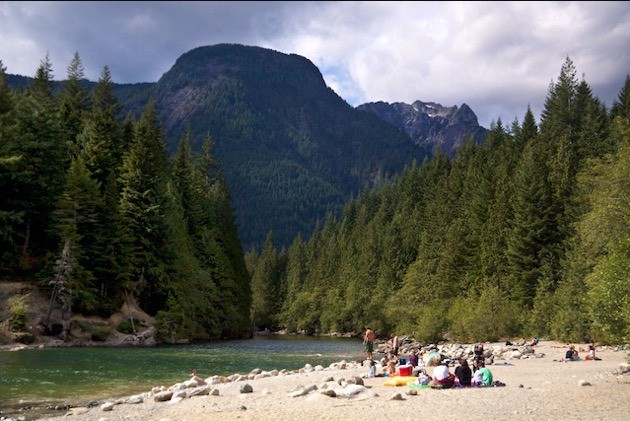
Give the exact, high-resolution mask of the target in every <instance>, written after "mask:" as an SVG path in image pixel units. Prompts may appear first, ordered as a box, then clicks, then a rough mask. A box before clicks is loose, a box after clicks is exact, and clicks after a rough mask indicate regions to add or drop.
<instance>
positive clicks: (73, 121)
mask: <svg viewBox="0 0 630 421" xmlns="http://www.w3.org/2000/svg"><path fill="white" fill-rule="evenodd" d="M84 82H85V73H84V69H83V63H82V62H81V57H79V52H78V51H75V53H74V57H73V58H72V61H71V62H70V65H69V66H68V77H67V79H66V80H65V81H64V82H63V83H62V85H61V86H62V91H61V105H60V110H59V116H60V119H61V124H62V132H63V136H64V138H65V140H66V142H67V144H68V149H69V150H70V152H71V154H72V155H74V156H77V154H78V153H79V146H78V144H77V136H78V135H79V133H81V131H82V125H83V115H84V113H85V112H86V110H87V108H88V101H89V99H88V89H87V87H86V86H85V85H84Z"/></svg>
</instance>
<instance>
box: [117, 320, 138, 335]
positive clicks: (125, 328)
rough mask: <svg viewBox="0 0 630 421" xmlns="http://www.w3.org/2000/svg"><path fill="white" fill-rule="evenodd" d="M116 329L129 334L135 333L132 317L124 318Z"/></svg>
mask: <svg viewBox="0 0 630 421" xmlns="http://www.w3.org/2000/svg"><path fill="white" fill-rule="evenodd" d="M116 330H117V331H119V332H120V333H126V334H128V335H129V334H132V333H134V331H133V325H132V324H131V320H130V319H127V320H123V321H122V322H120V323H118V326H116Z"/></svg>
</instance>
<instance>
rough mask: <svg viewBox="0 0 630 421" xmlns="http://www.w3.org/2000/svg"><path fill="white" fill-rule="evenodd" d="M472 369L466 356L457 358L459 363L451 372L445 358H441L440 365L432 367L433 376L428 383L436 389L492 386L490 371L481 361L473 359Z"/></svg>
mask: <svg viewBox="0 0 630 421" xmlns="http://www.w3.org/2000/svg"><path fill="white" fill-rule="evenodd" d="M472 365H473V366H472V369H471V367H470V366H469V365H468V360H467V359H466V358H461V359H460V360H459V365H457V367H455V371H454V373H451V371H450V368H449V364H448V361H447V360H442V361H441V362H440V365H438V366H437V367H435V368H434V369H433V378H432V380H431V382H430V383H429V385H430V386H431V387H433V388H436V389H448V388H451V387H470V386H478V387H479V386H492V385H493V376H492V372H491V371H490V369H488V367H486V365H485V363H484V362H483V361H479V360H477V359H474V360H473V364H472Z"/></svg>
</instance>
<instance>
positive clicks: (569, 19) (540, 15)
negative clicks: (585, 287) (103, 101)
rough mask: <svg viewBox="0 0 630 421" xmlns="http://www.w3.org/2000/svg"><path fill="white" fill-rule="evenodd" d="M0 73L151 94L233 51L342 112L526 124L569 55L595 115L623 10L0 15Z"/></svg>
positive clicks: (627, 32)
mask: <svg viewBox="0 0 630 421" xmlns="http://www.w3.org/2000/svg"><path fill="white" fill-rule="evenodd" d="M0 27H2V28H3V36H2V38H1V39H0V60H3V62H4V65H5V66H7V71H8V72H9V73H17V74H23V75H29V76H30V75H33V74H34V72H35V70H36V68H37V66H38V65H39V62H40V61H41V59H42V58H44V57H45V55H46V53H47V52H49V53H50V58H51V61H52V63H53V66H54V70H55V75H56V76H57V77H58V78H62V77H63V76H64V75H65V69H66V67H67V65H68V64H69V62H70V60H71V59H72V55H73V54H74V51H75V50H77V51H79V53H80V55H81V58H82V60H83V63H84V65H85V69H86V75H87V76H88V77H89V78H90V79H93V80H96V79H97V78H98V76H99V75H100V72H101V70H102V68H103V66H105V65H108V66H109V67H110V68H111V70H112V77H113V79H114V81H115V82H119V83H128V82H152V81H156V80H157V79H158V78H159V77H160V76H161V75H162V74H163V73H164V72H166V71H167V70H168V69H169V68H170V67H171V66H172V65H173V64H174V63H175V60H176V59H177V58H178V57H179V56H181V55H182V54H184V53H185V52H187V51H188V50H190V49H192V48H195V47H198V46H202V45H211V44H217V43H240V44H246V45H257V46H261V47H266V48H272V49H274V50H276V51H281V52H284V53H287V54H288V53H295V54H299V55H302V56H304V57H306V58H308V59H310V60H311V61H312V62H313V63H314V64H315V65H316V66H318V68H319V69H320V70H321V71H322V73H323V75H324V78H325V80H326V82H327V84H328V85H329V86H331V88H333V89H334V90H335V92H337V93H338V94H339V95H340V96H341V97H342V98H344V99H346V100H347V101H348V102H349V103H351V104H352V105H358V104H360V103H363V102H368V101H379V100H383V101H387V102H407V103H410V102H413V101H415V100H422V101H435V102H439V103H442V105H446V106H450V105H461V104H462V103H467V104H468V105H469V106H470V107H471V108H472V109H473V111H474V112H475V113H476V114H477V116H478V117H479V120H480V123H481V124H482V125H484V126H486V127H487V126H488V125H489V124H490V121H491V120H496V118H499V117H500V118H501V119H502V120H503V121H504V123H508V122H511V121H512V120H513V119H514V117H518V118H519V120H522V117H523V115H524V113H525V111H526V108H527V105H528V104H529V105H531V106H532V109H533V111H534V113H535V115H539V113H540V110H541V108H542V105H543V103H544V99H545V97H546V94H547V88H548V86H549V83H550V82H551V80H552V79H553V80H555V79H556V78H557V76H558V75H559V72H560V68H561V66H562V63H563V62H564V60H565V58H566V57H567V56H569V57H570V58H571V59H572V60H573V62H574V63H575V66H576V68H577V70H578V76H579V77H581V76H582V74H583V73H584V74H585V78H586V81H587V82H589V84H590V85H591V87H592V88H593V92H594V93H595V95H597V96H598V97H600V99H602V100H603V101H604V102H606V103H607V105H608V106H610V105H611V104H612V101H613V100H614V99H615V98H616V97H617V94H618V92H619V90H620V89H621V87H622V85H623V82H624V81H625V77H626V75H627V74H628V73H629V72H630V49H629V48H628V45H630V3H628V2H597V3H595V2H115V3H110V2H2V3H0Z"/></svg>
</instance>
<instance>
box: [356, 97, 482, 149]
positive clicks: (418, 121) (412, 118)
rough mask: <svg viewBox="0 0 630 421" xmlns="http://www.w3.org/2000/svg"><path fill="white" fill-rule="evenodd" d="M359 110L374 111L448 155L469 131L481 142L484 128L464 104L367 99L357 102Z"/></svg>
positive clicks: (424, 144) (415, 138)
mask: <svg viewBox="0 0 630 421" xmlns="http://www.w3.org/2000/svg"><path fill="white" fill-rule="evenodd" d="M357 108H358V109H359V110H364V111H368V112H370V113H372V114H375V115H377V116H379V117H380V118H382V119H383V120H385V121H387V122H388V123H391V124H393V125H394V126H396V127H398V128H400V129H401V130H403V131H404V132H405V133H407V134H408V135H409V137H411V139H412V140H413V141H414V142H415V143H416V144H418V145H419V146H422V147H423V148H426V149H428V150H431V151H436V148H437V149H439V150H441V151H442V152H443V153H445V154H446V155H448V156H449V157H451V158H454V157H455V153H456V152H457V148H459V147H460V146H461V145H462V144H463V143H464V142H465V141H466V138H467V137H468V135H472V137H473V139H474V140H475V141H477V142H482V141H483V140H484V139H485V137H486V133H487V131H488V130H487V129H485V128H483V127H481V126H480V125H479V123H478V122H477V116H476V115H475V113H474V112H473V110H471V109H470V107H469V106H468V105H466V104H462V106H461V107H460V108H458V107H457V106H453V107H443V106H442V105H440V104H436V103H434V102H422V101H415V102H414V103H413V104H411V105H409V104H405V103H403V102H395V103H393V104H389V103H387V102H382V101H381V102H370V103H366V104H362V105H359V106H358V107H357Z"/></svg>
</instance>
